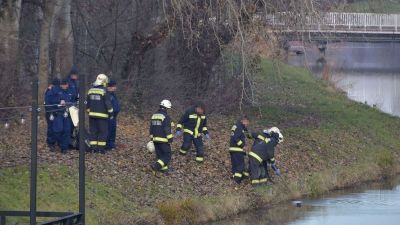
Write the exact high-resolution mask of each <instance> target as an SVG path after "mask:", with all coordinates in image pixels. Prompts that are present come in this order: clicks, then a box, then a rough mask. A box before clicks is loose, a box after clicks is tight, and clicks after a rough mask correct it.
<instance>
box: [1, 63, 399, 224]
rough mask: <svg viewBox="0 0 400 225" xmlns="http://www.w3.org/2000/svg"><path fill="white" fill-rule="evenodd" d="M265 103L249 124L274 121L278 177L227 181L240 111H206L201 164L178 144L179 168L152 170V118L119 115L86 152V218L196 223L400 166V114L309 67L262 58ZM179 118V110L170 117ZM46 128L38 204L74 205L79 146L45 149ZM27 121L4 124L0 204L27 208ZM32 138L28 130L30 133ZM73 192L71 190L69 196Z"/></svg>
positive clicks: (382, 174) (387, 172) (113, 221)
mask: <svg viewBox="0 0 400 225" xmlns="http://www.w3.org/2000/svg"><path fill="white" fill-rule="evenodd" d="M259 71H260V72H259V77H258V83H259V86H258V87H259V88H260V90H259V93H260V96H261V106H260V108H259V109H257V110H255V109H252V110H247V111H246V113H247V114H250V115H251V116H252V118H253V124H252V127H253V128H256V129H262V128H265V127H270V126H278V127H279V128H281V129H282V131H283V134H284V136H285V142H284V143H283V144H282V145H281V146H279V147H278V151H277V157H276V158H277V162H278V165H279V167H280V168H281V171H282V173H283V176H282V178H274V184H273V185H268V186H261V187H256V188H253V187H251V186H250V185H249V184H247V183H245V184H243V185H240V186H236V185H234V183H233V182H232V181H231V180H230V178H229V174H230V160H229V154H228V150H227V149H228V143H227V142H228V138H229V130H230V127H231V126H232V124H233V122H234V121H235V118H236V117H237V115H228V116H223V115H215V114H214V115H210V121H209V129H210V133H211V137H212V140H211V141H210V142H208V143H206V148H207V151H208V156H207V160H206V161H205V163H204V164H202V165H198V164H196V163H195V162H194V160H193V158H191V157H181V156H179V155H178V154H177V149H179V145H180V141H178V140H176V141H175V143H174V145H173V149H174V154H173V161H172V164H171V166H172V167H173V171H172V172H171V173H170V174H169V175H168V176H163V177H161V178H155V177H153V176H152V175H150V174H148V173H146V172H144V171H143V167H145V166H146V165H148V164H149V163H150V162H151V161H152V159H153V157H154V156H153V155H150V154H148V153H147V152H146V150H145V149H144V144H145V143H146V141H147V139H146V138H145V137H146V135H147V132H148V131H147V121H146V120H143V119H139V118H135V117H132V116H130V115H128V114H124V115H123V116H122V117H121V118H120V127H119V130H118V132H119V137H118V142H119V143H120V148H119V149H118V150H117V151H115V152H112V153H110V154H107V155H106V156H100V155H88V157H87V164H88V166H87V169H88V186H87V192H88V198H87V199H88V202H87V203H88V204H87V207H88V224H100V225H101V224H199V223H206V222H209V221H215V220H220V219H224V218H228V217H229V216H232V215H235V214H237V213H240V212H245V211H249V210H252V209H255V208H261V207H268V206H271V205H274V204H278V203H280V202H283V201H287V200H290V199H296V198H299V197H301V196H304V195H309V196H318V195H321V194H322V193H326V192H328V191H330V190H334V189H338V188H343V187H346V186H351V185H354V184H356V183H360V182H365V181H368V180H374V179H380V178H382V177H385V176H388V175H390V174H393V173H395V172H398V171H400V168H399V167H398V162H399V153H400V152H399V149H400V140H399V138H398V137H399V136H400V129H398V128H399V127H400V120H399V119H398V118H395V117H392V116H390V115H387V114H384V113H382V112H379V111H378V110H376V109H373V108H370V107H368V106H366V105H364V104H360V103H356V102H353V101H350V100H348V99H347V97H346V96H345V94H344V93H342V92H340V91H338V90H337V89H335V88H334V87H332V86H331V85H330V84H328V83H325V82H324V81H321V80H318V79H316V78H314V77H313V76H312V75H311V74H310V73H309V72H308V71H306V70H305V69H303V68H300V67H293V66H287V65H284V64H281V63H279V62H271V61H267V60H262V61H261V62H260V67H259ZM174 119H176V116H174ZM44 127H45V125H44V122H43V121H42V123H41V129H40V137H41V140H40V152H39V159H40V165H41V167H40V169H39V171H40V172H41V175H40V176H39V189H38V190H39V192H40V195H39V201H38V202H39V209H40V210H67V211H74V210H77V200H78V199H77V192H76V190H77V188H76V187H77V179H76V177H77V170H76V165H77V160H76V159H77V153H76V152H71V153H69V154H67V155H60V154H59V153H58V154H56V153H49V152H48V151H47V150H46V148H45V144H44V132H45V129H44ZM26 130H27V127H26V128H25V129H24V128H18V129H17V128H16V129H10V130H7V131H4V130H2V131H0V132H1V138H0V143H1V145H0V146H1V147H0V156H1V157H0V165H1V169H0V189H1V193H0V209H1V210H3V209H4V210H5V209H10V210H11V209H20V210H24V209H25V210H26V209H27V207H28V205H29V204H28V199H29V198H28V197H27V196H28V193H29V191H28V187H29V186H28V185H29V182H28V178H29V176H28V175H27V174H28V171H27V168H26V167H24V165H25V166H26V165H27V162H28V160H29V154H28V151H29V148H28V146H29V139H28V138H29V134H28V132H27V131H26ZM26 137H28V138H26ZM68 196H73V197H68Z"/></svg>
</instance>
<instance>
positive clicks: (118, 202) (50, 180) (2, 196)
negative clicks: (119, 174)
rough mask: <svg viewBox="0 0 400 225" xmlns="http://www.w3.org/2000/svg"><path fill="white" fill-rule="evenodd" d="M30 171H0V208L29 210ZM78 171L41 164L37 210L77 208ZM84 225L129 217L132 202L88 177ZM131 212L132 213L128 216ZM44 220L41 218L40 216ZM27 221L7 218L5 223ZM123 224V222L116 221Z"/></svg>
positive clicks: (15, 169) (64, 210) (69, 210)
mask: <svg viewBox="0 0 400 225" xmlns="http://www.w3.org/2000/svg"><path fill="white" fill-rule="evenodd" d="M28 171H29V170H28V169H27V168H10V169H2V170H0V190H1V192H0V210H27V211H29V172H28ZM77 181H78V179H77V170H76V169H70V168H67V167H55V166H51V167H43V166H42V167H40V168H39V170H38V196H37V199H38V201H37V202H38V210H40V211H62V212H77V211H78V184H77ZM86 185H87V186H86V211H87V224H89V225H91V224H111V223H110V222H111V221H110V218H112V217H113V216H115V217H116V218H118V219H117V220H116V221H117V222H119V220H121V221H123V220H128V219H129V218H128V217H130V216H132V215H133V214H134V213H132V211H133V210H132V206H134V205H135V204H134V203H133V202H129V201H128V200H126V198H125V197H124V196H122V195H121V194H119V192H118V191H114V190H113V189H112V188H110V187H106V186H104V185H102V184H100V183H97V182H94V181H92V179H90V178H89V179H88V180H87V183H86ZM129 214H131V215H129ZM39 220H40V221H43V218H39ZM18 221H27V218H22V219H21V218H10V219H8V221H7V222H8V224H12V222H18ZM119 224H123V223H119Z"/></svg>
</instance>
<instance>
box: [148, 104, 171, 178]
mask: <svg viewBox="0 0 400 225" xmlns="http://www.w3.org/2000/svg"><path fill="white" fill-rule="evenodd" d="M171 107H172V104H171V102H170V101H169V100H163V101H162V102H161V103H160V108H159V110H158V111H157V112H156V113H154V114H153V115H152V116H151V122H150V138H151V140H152V141H153V142H154V146H155V151H156V156H157V159H156V160H157V161H156V162H155V163H154V164H152V165H151V169H152V171H153V172H154V173H155V172H157V171H162V172H167V171H168V164H169V162H170V160H171V143H172V140H173V134H172V133H171V127H172V121H171V118H170V117H169V115H168V113H167V110H168V109H171Z"/></svg>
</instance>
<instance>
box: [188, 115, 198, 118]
mask: <svg viewBox="0 0 400 225" xmlns="http://www.w3.org/2000/svg"><path fill="white" fill-rule="evenodd" d="M189 118H190V119H197V114H192V115H189Z"/></svg>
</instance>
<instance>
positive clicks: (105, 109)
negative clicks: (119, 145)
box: [86, 74, 114, 154]
mask: <svg viewBox="0 0 400 225" xmlns="http://www.w3.org/2000/svg"><path fill="white" fill-rule="evenodd" d="M107 83H108V77H107V76H106V75H104V74H99V75H98V76H97V79H96V81H95V82H94V83H93V87H92V88H90V89H89V91H88V94H87V98H86V104H87V105H86V108H87V111H88V113H89V131H90V138H89V139H90V142H89V144H90V151H94V152H96V153H101V154H105V150H106V145H107V138H108V120H109V119H110V118H111V119H112V116H113V111H114V110H113V107H112V104H111V99H110V96H109V94H108V93H107V90H106V86H107Z"/></svg>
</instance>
